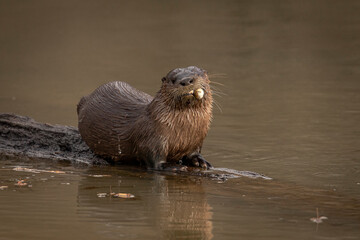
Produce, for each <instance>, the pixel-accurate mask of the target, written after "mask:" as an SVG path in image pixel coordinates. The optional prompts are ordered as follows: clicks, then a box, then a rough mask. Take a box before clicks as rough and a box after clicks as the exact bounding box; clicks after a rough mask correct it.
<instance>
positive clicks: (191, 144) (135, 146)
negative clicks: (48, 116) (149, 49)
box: [77, 66, 213, 169]
mask: <svg viewBox="0 0 360 240" xmlns="http://www.w3.org/2000/svg"><path fill="white" fill-rule="evenodd" d="M212 103H213V99H212V92H211V89H210V80H209V78H208V75H207V72H206V71H205V70H203V69H200V68H198V67H195V66H190V67H187V68H176V69H174V70H172V71H170V72H169V73H168V74H167V75H166V76H165V77H163V78H162V85H161V88H160V90H159V91H158V92H157V93H156V95H155V97H152V96H150V95H148V94H147V93H144V92H142V91H139V90H137V89H135V88H133V87H132V86H130V85H129V84H127V83H125V82H120V81H117V82H110V83H107V84H104V85H102V86H100V87H99V88H97V89H96V90H95V91H94V92H92V93H91V94H90V95H88V96H85V97H83V98H81V100H80V102H79V104H78V105H77V113H78V127H79V132H80V135H81V137H82V139H83V140H84V141H85V143H86V144H87V145H88V146H89V148H90V149H91V150H92V151H93V152H94V153H95V154H96V155H99V156H101V157H104V158H105V159H112V160H114V161H115V162H116V161H122V162H134V161H137V162H139V163H140V164H141V165H145V166H146V167H147V168H153V169H162V168H164V166H166V165H167V164H169V163H171V164H173V163H174V164H175V165H182V166H185V167H186V166H195V167H202V168H212V165H211V164H210V163H209V162H207V161H206V160H205V159H204V157H203V156H202V155H201V147H202V144H203V141H204V139H205V136H206V135H207V132H208V130H209V127H210V122H211V119H212Z"/></svg>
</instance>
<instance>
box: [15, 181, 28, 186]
mask: <svg viewBox="0 0 360 240" xmlns="http://www.w3.org/2000/svg"><path fill="white" fill-rule="evenodd" d="M26 185H28V184H27V183H26V182H25V180H19V181H17V183H15V186H19V187H23V186H26Z"/></svg>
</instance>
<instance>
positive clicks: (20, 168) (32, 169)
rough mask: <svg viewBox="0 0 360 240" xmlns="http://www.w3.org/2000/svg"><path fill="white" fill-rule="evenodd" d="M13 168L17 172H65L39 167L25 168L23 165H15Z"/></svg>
mask: <svg viewBox="0 0 360 240" xmlns="http://www.w3.org/2000/svg"><path fill="white" fill-rule="evenodd" d="M13 170H14V171H17V172H31V173H58V174H64V173H65V172H64V171H53V170H40V169H34V168H25V167H15V168H13Z"/></svg>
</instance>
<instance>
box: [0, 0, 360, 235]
mask: <svg viewBox="0 0 360 240" xmlns="http://www.w3.org/2000/svg"><path fill="white" fill-rule="evenodd" d="M359 12H360V2H358V1H171V2H169V1H131V2H130V1H110V0H109V1H91V0H90V1H83V0H79V1H45V0H43V1H41V0H39V1H35V0H32V1H7V0H3V1H0V84H1V85H0V86H1V87H0V112H13V113H16V114H21V115H26V116H30V117H32V118H34V119H35V120H37V121H40V122H48V123H52V124H65V125H72V126H76V125H77V115H76V104H77V102H78V101H79V99H80V98H81V97H82V96H84V95H87V94H89V93H90V92H91V91H93V90H94V89H95V88H96V87H98V86H99V85H101V84H103V83H106V82H109V81H115V80H120V81H126V82H128V83H130V84H131V85H132V86H134V87H136V88H138V89H140V90H142V91H145V92H147V93H150V94H152V95H154V94H155V93H156V91H157V90H158V89H159V87H160V84H161V80H160V79H161V78H162V77H163V76H165V75H166V73H167V72H168V71H170V70H171V69H173V68H177V67H186V66H190V65H196V66H198V67H201V68H204V69H206V70H207V71H208V72H209V75H210V77H211V80H213V81H214V82H217V83H220V84H221V85H219V84H216V83H214V85H213V86H214V87H216V88H218V89H219V90H220V91H221V92H222V93H223V94H221V96H217V97H216V101H217V103H218V104H219V105H220V107H219V108H218V107H216V106H215V108H214V121H213V123H212V127H211V130H210V132H209V135H208V137H207V139H206V141H205V144H204V147H203V154H204V155H205V157H206V158H207V160H209V161H210V162H211V163H213V165H215V167H226V168H231V169H237V170H249V171H256V172H260V173H263V174H265V175H267V176H270V177H272V178H273V179H274V180H273V181H270V182H269V181H264V180H254V179H244V178H242V179H233V180H229V181H227V182H225V183H218V182H216V181H213V180H207V179H196V178H195V179H194V178H182V177H178V176H175V177H174V176H163V175H161V174H160V175H159V174H155V173H146V172H136V173H132V172H131V171H128V170H124V169H118V168H111V167H109V168H101V169H97V168H95V169H92V168H91V169H88V168H86V169H78V168H76V169H72V167H71V166H66V167H64V166H62V165H61V166H58V165H55V166H52V167H53V168H61V169H63V168H65V169H68V168H69V169H70V170H69V171H70V172H72V173H71V174H66V175H64V176H65V177H63V178H65V179H62V178H60V177H58V175H56V176H55V177H53V178H51V176H50V177H49V178H48V179H49V180H47V181H41V180H39V184H38V185H37V186H38V188H35V185H34V186H33V187H32V188H25V189H26V190H25V189H24V188H21V189H19V188H15V187H14V186H12V182H13V181H14V180H15V179H17V178H19V177H26V176H27V177H29V178H30V179H31V178H33V181H37V180H36V179H37V177H36V176H38V175H36V176H32V175H31V174H30V175H26V174H25V175H26V176H18V175H17V174H18V173H14V171H12V167H13V166H15V165H18V164H19V162H18V161H17V160H16V159H11V160H5V159H3V161H1V165H0V166H1V167H2V169H3V170H2V171H1V172H2V173H3V174H1V177H0V183H1V184H0V185H9V183H11V186H10V185H9V188H8V189H6V190H3V191H0V206H1V207H0V212H1V214H0V221H1V225H2V226H1V227H0V239H15V238H16V239H25V238H26V239H35V238H36V239H41V237H42V238H43V239H48V238H49V237H50V236H51V237H54V239H62V238H65V237H70V236H72V237H73V236H75V237H80V238H81V237H86V238H88V239H111V238H119V237H123V238H137V239H140V238H150V237H151V238H165V239H166V238H192V239H194V238H195V239H201V238H202V239H210V238H212V237H215V238H217V239H240V238H242V239H265V238H266V239H279V238H283V239H289V238H291V239H304V238H306V239H312V238H313V239H357V238H358V237H359V236H360V217H359V216H360V215H359V212H360V205H359V201H360V200H359V199H360V166H359V161H360V124H359V122H360V80H359V79H360V74H359V73H360V68H359V66H360V14H359ZM22 164H24V165H26V166H28V167H34V165H35V166H37V167H40V168H47V167H49V165H46V164H45V163H44V164H40V163H35V162H22ZM38 164H40V166H38ZM0 170H1V169H0ZM89 171H90V172H92V171H96V172H102V173H103V172H110V174H109V175H111V176H112V177H110V178H101V179H95V180H96V181H95V180H94V179H92V178H91V177H90V178H89V177H88V172H89ZM119 179H121V181H122V183H121V184H119ZM61 181H70V183H71V185H70V186H67V185H62V184H61V183H62V182H61ZM124 182H125V183H124ZM122 184H125V186H128V189H125V190H131V191H132V192H134V194H135V195H136V196H137V198H136V200H134V201H128V200H125V201H109V199H107V200H105V201H102V200H104V199H98V198H97V196H96V192H98V191H105V188H106V189H107V188H108V187H109V185H113V186H122ZM45 206H46V207H45ZM316 207H318V208H319V209H320V212H321V214H322V215H325V216H327V217H329V219H328V220H324V223H321V224H319V225H317V224H315V223H312V222H311V221H310V220H309V219H310V218H311V217H315V216H316V212H315V208H316ZM182 210H183V211H182ZM8 219H13V220H12V221H8ZM44 226H46V227H44ZM317 227H318V228H317Z"/></svg>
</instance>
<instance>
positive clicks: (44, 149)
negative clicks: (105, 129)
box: [0, 113, 271, 181]
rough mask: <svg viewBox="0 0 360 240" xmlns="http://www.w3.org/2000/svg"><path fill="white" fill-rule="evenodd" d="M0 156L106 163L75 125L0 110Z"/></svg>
mask: <svg viewBox="0 0 360 240" xmlns="http://www.w3.org/2000/svg"><path fill="white" fill-rule="evenodd" d="M1 156H10V157H16V158H20V159H21V158H34V159H46V160H53V161H54V160H57V161H68V162H71V163H76V164H78V163H80V164H86V165H109V162H108V161H106V160H105V159H103V158H101V157H99V156H96V155H95V154H94V153H93V152H92V151H91V150H90V149H89V147H88V146H87V145H86V143H85V142H84V141H83V140H82V139H81V136H80V133H79V131H78V129H77V128H75V127H71V126H63V125H51V124H47V123H39V122H36V121H35V120H34V119H32V118H29V117H24V116H19V115H15V114H10V113H0V157H1ZM152 171H156V170H152ZM161 172H162V173H163V174H169V173H171V174H173V173H174V172H176V173H179V174H181V175H187V176H189V175H190V176H199V177H207V178H215V179H218V180H222V181H225V180H227V179H230V178H237V177H247V178H262V179H266V180H270V179H271V178H269V177H267V176H265V175H262V174H259V173H256V172H251V171H238V170H234V169H226V168H215V169H213V170H211V171H205V172H204V171H201V169H199V168H194V167H188V168H187V171H185V172H184V171H178V170H177V168H174V169H172V167H171V164H170V166H169V168H166V169H164V170H162V171H161Z"/></svg>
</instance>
